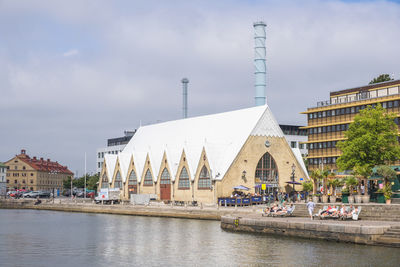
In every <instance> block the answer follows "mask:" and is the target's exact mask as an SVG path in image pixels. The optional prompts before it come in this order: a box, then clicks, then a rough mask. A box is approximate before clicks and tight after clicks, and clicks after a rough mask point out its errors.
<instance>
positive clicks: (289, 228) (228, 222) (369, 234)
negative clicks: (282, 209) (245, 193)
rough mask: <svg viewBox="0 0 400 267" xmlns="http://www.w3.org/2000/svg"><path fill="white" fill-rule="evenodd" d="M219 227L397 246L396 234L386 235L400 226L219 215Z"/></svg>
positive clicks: (371, 222) (373, 222)
mask: <svg viewBox="0 0 400 267" xmlns="http://www.w3.org/2000/svg"><path fill="white" fill-rule="evenodd" d="M221 228H222V229H225V230H230V231H236V232H252V233H262V234H267V235H268V234H273V235H283V236H292V237H302V238H308V239H323V240H332V241H340V242H350V243H356V244H365V245H383V246H391V247H400V239H399V238H398V237H394V236H391V237H387V236H386V235H385V234H386V233H388V232H391V233H393V232H394V231H397V229H400V223H398V222H387V221H386V222H382V221H379V222H378V221H319V220H318V221H312V220H310V219H307V218H294V217H290V218H271V217H267V218H259V217H258V218H251V217H250V218H249V217H246V218H244V217H240V216H222V217H221Z"/></svg>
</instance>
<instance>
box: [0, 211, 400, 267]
mask: <svg viewBox="0 0 400 267" xmlns="http://www.w3.org/2000/svg"><path fill="white" fill-rule="evenodd" d="M399 252H400V250H399V249H395V248H385V247H374V246H362V245H353V244H343V243H336V242H327V241H315V240H306V239H296V238H285V237H280V236H265V235H256V234H244V233H231V232H225V231H223V230H221V229H220V224H219V222H216V221H200V220H186V219H169V218H151V217H135V216H121V215H103V214H84V213H64V212H53V211H40V210H0V266H73V267H77V266H108V267H110V266H141V265H146V266H239V265H240V266H246V265H247V266H335V267H338V266H400V253H399Z"/></svg>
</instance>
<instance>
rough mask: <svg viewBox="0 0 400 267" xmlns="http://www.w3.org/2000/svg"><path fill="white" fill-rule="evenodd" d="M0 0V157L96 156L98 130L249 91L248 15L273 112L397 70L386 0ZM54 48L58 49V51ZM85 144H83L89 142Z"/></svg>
mask: <svg viewBox="0 0 400 267" xmlns="http://www.w3.org/2000/svg"><path fill="white" fill-rule="evenodd" d="M62 3H63V2H62V1H61V2H57V3H56V2H54V1H35V4H31V2H30V1H26V2H22V1H1V4H0V5H1V8H0V34H1V36H3V39H2V42H1V43H0V88H1V97H0V112H1V113H2V114H3V117H7V123H6V128H7V131H0V145H1V147H2V149H1V150H0V161H6V160H8V159H9V158H10V157H11V156H12V155H14V154H15V153H17V152H18V151H19V149H21V148H22V147H24V148H27V150H28V152H29V153H31V154H35V155H38V156H43V157H52V158H54V159H55V160H58V161H59V162H61V163H62V164H67V165H69V167H71V170H73V171H75V170H80V173H81V174H82V169H83V164H82V162H83V155H84V152H85V151H86V152H87V153H88V164H89V165H88V166H89V170H91V171H93V170H94V168H95V166H94V165H95V164H94V162H95V150H96V148H98V147H101V146H104V145H105V142H106V139H107V138H111V137H116V136H120V135H122V134H123V130H132V129H134V128H136V127H138V125H139V122H140V121H142V123H143V124H148V123H154V122H157V121H158V120H162V121H166V120H171V119H177V118H180V116H181V108H182V106H181V98H182V92H181V90H182V89H181V83H180V80H181V79H182V77H185V76H187V77H188V78H189V80H190V83H189V116H195V115H202V114H210V113H214V112H222V111H227V110H233V109H238V108H244V107H249V106H252V105H253V102H254V98H253V97H254V87H253V83H254V74H253V73H254V68H253V42H254V39H253V27H252V23H253V21H256V20H260V19H263V20H265V22H266V23H267V25H268V26H267V76H268V80H267V97H268V103H269V105H270V106H271V109H272V110H273V112H274V114H275V116H276V117H277V119H278V121H279V122H281V123H293V124H304V123H305V122H306V121H305V116H304V115H301V114H299V112H301V111H304V110H306V108H307V107H310V106H313V105H315V104H316V102H317V101H320V100H326V99H328V96H329V91H334V90H339V89H345V88H349V87H354V86H358V85H364V84H366V83H368V82H369V81H370V80H371V79H372V78H373V77H375V76H377V75H379V74H380V73H394V74H395V77H396V78H400V53H399V51H398V44H399V43H400V19H399V18H400V5H399V4H396V3H393V2H389V1H368V2H362V1H354V2H353V1H352V2H343V1H334V0H331V1H322V0H311V1H301V3H299V1H294V0H292V1H228V0H225V1H218V2H215V1H168V3H166V2H164V1H146V2H142V1H113V2H109V1H68V4H62ZM60 55H62V56H60ZM90 153H92V154H90Z"/></svg>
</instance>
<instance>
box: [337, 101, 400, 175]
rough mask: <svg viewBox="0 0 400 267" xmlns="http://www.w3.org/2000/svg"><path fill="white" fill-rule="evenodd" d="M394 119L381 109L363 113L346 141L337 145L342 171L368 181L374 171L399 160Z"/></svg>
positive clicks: (365, 110) (357, 118) (399, 153)
mask: <svg viewBox="0 0 400 267" xmlns="http://www.w3.org/2000/svg"><path fill="white" fill-rule="evenodd" d="M394 118H395V114H392V113H386V110H385V109H384V108H382V106H381V105H377V106H376V107H375V108H372V107H371V106H367V108H366V109H364V110H361V111H360V114H358V115H356V116H355V117H354V122H352V123H350V126H349V129H348V131H346V132H345V137H346V138H347V140H345V141H341V142H339V143H338V144H337V147H338V148H339V149H340V150H341V151H342V155H341V156H340V157H339V158H338V160H337V166H338V168H339V170H341V171H345V170H352V171H353V172H354V174H356V175H358V176H361V177H362V178H364V179H365V178H367V177H368V176H370V175H371V174H372V168H373V167H375V166H377V165H384V164H385V163H386V162H391V161H395V160H397V159H398V158H399V157H400V145H399V143H398V141H397V125H396V123H395V122H394Z"/></svg>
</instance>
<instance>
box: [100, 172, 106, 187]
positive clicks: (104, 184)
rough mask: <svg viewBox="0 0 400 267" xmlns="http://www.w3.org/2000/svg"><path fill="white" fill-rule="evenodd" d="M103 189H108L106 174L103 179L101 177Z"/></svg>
mask: <svg viewBox="0 0 400 267" xmlns="http://www.w3.org/2000/svg"><path fill="white" fill-rule="evenodd" d="M101 188H108V179H107V175H106V173H103V177H101Z"/></svg>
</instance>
